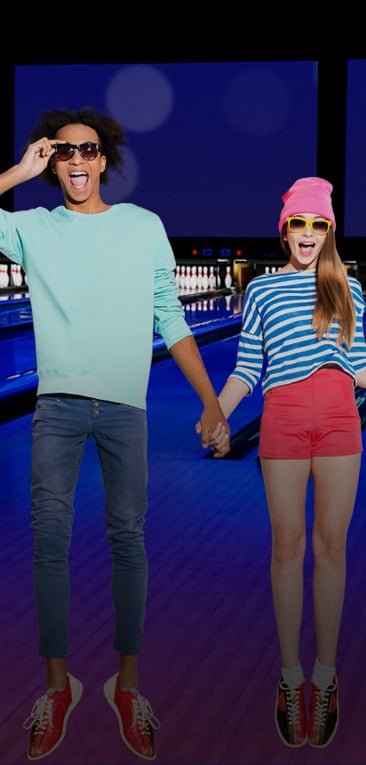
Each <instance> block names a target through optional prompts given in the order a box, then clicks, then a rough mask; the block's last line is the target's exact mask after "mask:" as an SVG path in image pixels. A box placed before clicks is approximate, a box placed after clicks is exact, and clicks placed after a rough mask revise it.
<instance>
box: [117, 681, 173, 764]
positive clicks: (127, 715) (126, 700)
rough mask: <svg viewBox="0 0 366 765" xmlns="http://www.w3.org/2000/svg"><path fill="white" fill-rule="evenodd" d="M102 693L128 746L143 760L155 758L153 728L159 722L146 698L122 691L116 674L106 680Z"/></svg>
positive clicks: (156, 726) (158, 725)
mask: <svg viewBox="0 0 366 765" xmlns="http://www.w3.org/2000/svg"><path fill="white" fill-rule="evenodd" d="M104 695H105V697H106V699H107V701H108V703H109V704H110V705H111V707H112V709H113V710H114V712H115V714H116V716H117V719H118V722H119V730H120V734H121V736H122V739H123V741H124V742H125V744H126V745H127V746H128V748H129V749H131V750H132V752H134V753H135V754H137V755H138V756H139V757H142V758H143V759H144V760H155V758H156V751H155V744H154V732H153V728H155V729H156V730H157V729H158V728H160V723H159V720H157V719H156V717H154V715H153V711H152V709H151V706H150V704H149V702H148V700H147V699H145V698H144V697H143V696H141V694H140V693H138V691H122V690H121V687H120V684H119V681H118V675H114V676H113V677H111V678H110V679H109V680H107V682H106V683H105V685H104Z"/></svg>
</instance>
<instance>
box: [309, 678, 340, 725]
mask: <svg viewBox="0 0 366 765" xmlns="http://www.w3.org/2000/svg"><path fill="white" fill-rule="evenodd" d="M334 689H335V685H328V688H325V689H324V690H322V689H321V688H314V693H315V704H314V711H313V717H314V722H315V725H317V726H319V727H322V726H324V725H325V724H326V722H327V714H328V706H329V698H330V695H331V693H332V691H333V690H334Z"/></svg>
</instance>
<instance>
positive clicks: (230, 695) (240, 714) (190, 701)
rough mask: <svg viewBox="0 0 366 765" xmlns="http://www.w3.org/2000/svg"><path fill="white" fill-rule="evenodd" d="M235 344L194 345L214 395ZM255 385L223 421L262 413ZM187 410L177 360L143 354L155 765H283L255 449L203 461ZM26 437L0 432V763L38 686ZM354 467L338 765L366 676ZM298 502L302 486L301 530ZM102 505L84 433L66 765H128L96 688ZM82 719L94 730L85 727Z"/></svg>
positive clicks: (365, 580)
mask: <svg viewBox="0 0 366 765" xmlns="http://www.w3.org/2000/svg"><path fill="white" fill-rule="evenodd" d="M236 344H237V339H236V338H232V339H222V340H221V341H219V342H217V343H212V344H210V345H208V346H206V347H202V350H201V352H202V355H203V359H204V362H205V364H206V367H207V369H208V372H209V374H210V377H211V379H212V380H213V382H214V385H215V387H216V388H217V390H219V389H220V388H221V386H222V384H223V383H224V381H225V379H226V377H227V375H228V374H229V373H230V371H231V370H232V368H233V365H234V362H235V355H236ZM256 395H258V396H259V395H260V394H259V393H258V394H257V392H256V393H255V394H254V395H253V396H252V397H250V398H248V399H246V400H244V401H243V402H242V403H241V405H240V407H238V409H237V411H236V413H235V414H234V415H233V418H232V426H233V429H235V428H236V427H241V424H242V422H243V421H244V420H245V418H246V417H249V416H252V415H250V414H249V411H250V408H251V407H254V406H258V410H259V408H260V400H259V399H258V401H257V404H255V401H256ZM253 411H254V410H253ZM200 412H201V404H200V402H199V400H198V399H197V396H196V394H195V393H194V391H192V389H191V388H190V386H189V385H188V383H186V381H185V379H184V377H183V375H182V373H181V372H180V371H179V369H178V368H177V367H176V366H175V364H174V362H173V361H172V360H171V359H166V360H162V361H161V362H160V363H159V364H154V365H153V367H152V371H151V377H150V385H149V393H148V426H149V445H148V448H149V510H148V514H147V520H146V541H147V548H148V552H149V561H150V566H149V571H150V573H149V595H148V605H147V615H146V630H145V641H144V648H143V652H142V655H141V670H140V689H141V692H142V693H144V694H145V695H146V696H147V697H148V698H149V699H150V701H151V703H152V705H153V709H154V712H155V714H156V715H157V716H158V718H159V719H160V720H161V723H162V727H161V730H160V731H159V732H158V733H157V745H158V752H159V753H158V759H159V762H161V763H164V765H212V763H217V764H218V763H220V765H253V763H254V762H255V763H257V765H268V763H274V765H283V762H284V758H285V756H286V757H287V749H286V750H285V749H284V747H283V745H282V744H281V742H280V740H279V738H278V735H277V733H276V731H275V726H274V720H273V708H274V694H275V687H276V684H277V682H278V677H279V671H280V657H279V652H278V646H277V641H276V637H275V624H274V616H273V609H272V603H271V588H270V577H269V563H270V548H271V541H270V524H269V519H268V514H267V510H266V503H265V495H264V489H263V483H262V479H261V474H260V469H259V466H258V462H257V459H256V456H257V452H256V449H255V448H254V449H253V450H252V451H250V452H247V453H246V455H245V456H244V457H243V459H241V460H232V461H230V460H229V461H226V460H225V461H220V460H214V459H211V458H206V454H207V453H206V452H203V451H202V449H201V447H200V444H199V439H198V437H197V436H196V434H195V432H194V423H195V422H196V420H197V419H198V417H199V415H200ZM252 414H253V412H252ZM30 445H31V416H29V415H28V416H26V417H23V418H19V419H17V420H14V421H12V422H8V423H6V424H4V425H2V426H0V460H1V466H2V469H1V475H2V488H1V497H2V522H3V523H2V556H1V560H0V568H1V573H2V588H1V589H0V608H1V613H3V614H4V615H6V630H3V631H2V633H1V643H2V647H3V650H2V651H0V672H1V677H2V690H3V698H4V704H3V705H1V707H0V729H1V731H2V747H0V763H1V764H2V765H8V763H9V762H11V763H13V765H18V764H19V765H20V763H24V761H25V756H24V750H25V747H26V742H27V733H26V732H25V731H24V732H23V731H22V722H23V720H24V719H25V718H26V717H27V716H28V714H29V712H30V708H31V705H32V702H33V700H34V698H35V697H36V696H37V695H39V694H40V693H42V691H43V687H44V686H43V682H44V681H43V666H42V662H41V660H39V659H38V658H37V640H36V632H35V630H36V625H35V617H34V607H33V593H32V582H31V556H32V539H31V529H30V498H29V488H28V485H29V470H30ZM365 474H366V471H365V460H363V467H362V471H361V481H360V488H359V493H358V497H357V503H356V510H355V514H354V518H353V520H352V523H351V528H350V532H349V541H348V554H349V566H348V585H347V594H346V603H345V611H344V619H343V624H342V631H341V639H340V647H339V658H338V671H339V679H340V684H341V692H342V699H343V701H342V719H341V724H340V728H339V731H338V733H337V743H336V746H337V757H336V760H337V763H338V765H361V763H362V762H363V759H362V756H361V754H360V753H361V752H363V738H364V736H363V730H362V723H361V720H362V705H356V707H355V702H354V694H355V687H356V688H357V698H359V699H362V698H363V696H364V694H365V692H366V678H364V676H363V674H362V673H361V674H360V670H359V667H360V666H363V664H364V657H365V661H366V619H364V618H363V616H364V614H363V612H364V610H365V608H366V606H364V605H363V604H365V603H366V598H365V597H364V595H365V593H366V572H365V567H364V553H363V550H364V546H365V542H366V517H365V513H364V506H365V500H366V480H365ZM311 498H312V490H311V487H310V489H309V496H308V502H307V515H308V520H307V524H308V539H309V540H310V539H311V523H312V513H311ZM103 505H104V494H103V485H102V477H101V472H100V467H99V462H98V457H97V453H96V450H95V447H94V444H93V442H92V441H90V442H89V443H88V445H87V448H86V452H85V458H84V461H83V465H82V469H81V474H80V480H79V484H78V489H77V493H76V501H75V507H76V513H75V523H74V534H73V542H72V546H71V572H72V599H71V610H70V665H69V666H70V671H71V672H72V673H73V674H75V675H77V676H79V677H80V678H81V680H82V682H83V683H84V688H85V692H84V697H83V700H82V703H81V704H80V705H79V706H78V708H77V710H76V711H75V713H74V715H75V717H74V715H73V718H72V719H71V720H70V724H69V726H68V732H67V736H66V738H65V740H64V742H63V744H62V749H61V748H60V750H59V751H60V754H59V757H58V759H57V758H56V759H57V762H65V763H66V762H72V763H73V764H74V765H79V764H80V765H81V763H83V764H84V765H88V763H91V764H93V765H101V763H103V765H109V764H110V765H117V763H120V762H121V758H122V761H123V762H126V763H127V765H128V763H131V765H132V763H133V762H135V758H134V757H133V755H132V754H131V755H130V754H129V753H128V751H127V750H126V749H125V748H124V747H123V744H122V742H121V741H120V738H119V733H118V729H117V726H116V721H115V717H114V716H113V714H112V713H111V711H110V709H109V707H108V705H107V704H106V703H105V702H104V700H103V693H102V686H103V682H104V681H105V679H106V678H107V677H109V676H110V675H111V674H112V673H113V672H114V671H116V655H115V654H114V652H113V651H112V649H111V644H112V639H113V623H114V617H113V609H112V604H111V597H110V557H109V550H108V546H107V542H106V540H105V523H104V512H103ZM91 561H93V563H91ZM311 565H312V560H311V554H310V551H308V552H307V556H306V561H305V581H306V586H305V607H304V627H303V636H302V646H301V647H302V653H301V655H302V660H303V664H304V667H305V671H306V674H307V677H309V673H310V671H311V666H312V663H313V661H314V655H315V654H314V651H315V647H314V625H313V617H312V598H311ZM355 710H356V711H355ZM90 720H97V721H98V725H96V724H95V725H93V726H90ZM213 731H215V734H214V735H213ZM106 741H107V742H108V746H107V747H106V744H105V742H106ZM287 760H288V757H287ZM295 760H296V762H297V763H301V764H302V763H310V765H311V764H312V763H313V765H315V764H316V763H318V761H319V760H318V758H317V757H316V756H314V753H313V752H312V751H310V750H309V749H308V747H304V748H303V749H301V750H298V751H296V758H292V759H291V758H290V760H288V761H289V762H290V761H291V762H295ZM321 760H322V763H325V764H326V765H332V764H333V763H334V762H335V758H334V748H332V746H330V747H329V749H326V750H324V752H322V758H321Z"/></svg>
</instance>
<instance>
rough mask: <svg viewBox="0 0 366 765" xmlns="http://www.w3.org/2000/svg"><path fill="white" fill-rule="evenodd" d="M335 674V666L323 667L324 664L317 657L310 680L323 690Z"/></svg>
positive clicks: (330, 682) (331, 681)
mask: <svg viewBox="0 0 366 765" xmlns="http://www.w3.org/2000/svg"><path fill="white" fill-rule="evenodd" d="M335 674H336V671H335V667H325V666H324V664H321V663H320V661H319V659H317V660H316V662H315V664H314V670H313V677H312V680H313V683H314V685H317V686H318V688H321V689H322V691H324V690H325V689H326V688H327V687H328V685H331V684H332V683H333V680H334V678H335Z"/></svg>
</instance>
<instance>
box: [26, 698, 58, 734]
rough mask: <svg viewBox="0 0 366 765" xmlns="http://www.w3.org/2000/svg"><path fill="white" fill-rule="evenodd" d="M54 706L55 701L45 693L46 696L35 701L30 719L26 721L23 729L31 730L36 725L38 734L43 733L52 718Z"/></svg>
mask: <svg viewBox="0 0 366 765" xmlns="http://www.w3.org/2000/svg"><path fill="white" fill-rule="evenodd" d="M52 704H53V700H52V699H50V697H49V696H48V695H47V693H45V695H44V696H40V697H39V699H37V701H35V703H34V705H33V708H32V711H31V713H30V715H29V717H27V719H26V720H24V723H23V728H25V730H29V728H32V727H33V725H35V726H36V730H37V733H43V732H44V731H45V729H46V727H47V724H48V721H49V720H50V718H51V714H52Z"/></svg>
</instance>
